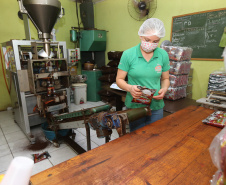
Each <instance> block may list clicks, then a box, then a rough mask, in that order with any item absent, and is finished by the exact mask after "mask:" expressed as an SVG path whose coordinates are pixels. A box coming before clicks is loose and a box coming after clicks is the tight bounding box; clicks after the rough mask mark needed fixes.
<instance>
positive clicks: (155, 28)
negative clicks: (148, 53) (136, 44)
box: [138, 18, 166, 38]
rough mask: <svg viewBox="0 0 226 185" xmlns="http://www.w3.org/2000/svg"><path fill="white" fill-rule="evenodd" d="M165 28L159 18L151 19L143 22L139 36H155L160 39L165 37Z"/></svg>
mask: <svg viewBox="0 0 226 185" xmlns="http://www.w3.org/2000/svg"><path fill="white" fill-rule="evenodd" d="M165 32H166V31H165V27H164V24H163V22H162V21H161V20H159V19H157V18H150V19H147V20H146V21H144V22H143V24H142V25H141V27H140V29H139V31H138V35H139V36H153V35H156V36H157V37H159V38H162V37H165Z"/></svg>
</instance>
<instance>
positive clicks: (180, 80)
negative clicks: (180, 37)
mask: <svg viewBox="0 0 226 185" xmlns="http://www.w3.org/2000/svg"><path fill="white" fill-rule="evenodd" d="M162 48H163V49H164V50H165V51H166V52H167V53H168V55H169V59H170V70H169V73H170V75H169V80H170V87H169V89H168V91H167V93H166V94H165V97H164V98H165V99H169V100H177V99H181V98H184V97H186V95H187V94H188V92H191V88H192V85H189V86H188V84H189V83H190V84H191V80H192V78H190V69H191V61H190V60H191V54H192V51H193V50H192V48H189V47H179V46H163V47H162ZM189 81H190V82H189Z"/></svg>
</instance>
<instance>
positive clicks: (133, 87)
mask: <svg viewBox="0 0 226 185" xmlns="http://www.w3.org/2000/svg"><path fill="white" fill-rule="evenodd" d="M129 92H130V94H131V95H132V97H133V98H140V96H141V95H142V92H141V90H140V89H138V88H137V85H131V88H130V91H129Z"/></svg>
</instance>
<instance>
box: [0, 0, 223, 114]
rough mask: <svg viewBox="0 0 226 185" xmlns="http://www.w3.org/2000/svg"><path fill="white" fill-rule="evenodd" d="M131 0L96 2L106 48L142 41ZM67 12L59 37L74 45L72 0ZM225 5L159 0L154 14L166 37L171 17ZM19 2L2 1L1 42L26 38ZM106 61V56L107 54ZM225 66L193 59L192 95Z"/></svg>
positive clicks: (4, 102)
mask: <svg viewBox="0 0 226 185" xmlns="http://www.w3.org/2000/svg"><path fill="white" fill-rule="evenodd" d="M127 3H128V0H105V1H101V2H99V3H96V4H95V5H94V8H95V27H96V28H98V29H104V30H107V31H108V32H107V50H106V53H107V52H108V51H112V50H115V51H117V50H118V51H122V50H126V49H128V48H130V47H132V46H134V45H136V44H138V43H139V37H138V36H137V32H138V29H139V27H140V25H141V24H142V22H139V21H136V20H134V19H133V18H131V17H130V15H129V13H128V11H127ZM61 4H62V6H63V7H64V8H65V13H66V15H65V16H64V17H63V18H62V19H60V20H59V21H58V22H57V24H56V25H55V28H56V29H57V34H56V36H57V40H58V41H66V43H67V48H73V47H74V43H72V42H70V35H69V30H70V29H71V27H72V26H75V27H77V19H76V6H75V2H73V1H72V0H61ZM222 7H226V1H225V0H215V1H204V0H199V1H196V0H190V1H182V0H170V1H169V0H158V8H157V10H156V12H155V14H154V15H153V17H156V18H159V19H161V20H162V21H163V22H164V24H165V27H166V31H167V34H166V37H165V38H164V39H162V40H169V39H170V31H171V19H172V16H176V15H182V14H187V13H192V12H198V11H204V10H211V9H218V8H222ZM18 10H19V5H18V3H17V1H16V0H8V1H2V2H1V6H0V15H1V19H0V27H1V29H0V43H2V42H5V41H8V40H10V39H24V38H25V35H24V26H23V21H21V20H20V19H19V18H18V16H17V12H18ZM30 28H31V37H32V38H35V39H36V38H37V31H36V29H35V28H34V26H33V25H32V23H30ZM106 63H108V61H107V56H106ZM222 67H223V62H221V61H220V62H217V61H192V68H194V74H193V98H194V99H198V98H201V97H204V96H205V95H206V90H207V84H208V77H209V74H210V73H211V72H213V71H214V70H218V69H220V68H222ZM0 87H1V91H0V111H1V110H5V109H6V108H7V107H8V106H10V98H9V95H8V93H7V90H6V86H5V83H4V78H3V73H2V67H1V64H0Z"/></svg>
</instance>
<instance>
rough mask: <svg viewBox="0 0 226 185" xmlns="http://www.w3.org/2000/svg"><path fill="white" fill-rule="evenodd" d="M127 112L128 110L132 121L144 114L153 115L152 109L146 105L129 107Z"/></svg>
mask: <svg viewBox="0 0 226 185" xmlns="http://www.w3.org/2000/svg"><path fill="white" fill-rule="evenodd" d="M126 112H127V116H128V120H129V121H130V122H131V121H135V120H137V119H140V118H142V117H144V116H147V115H151V109H149V108H145V107H143V108H136V109H129V110H127V111H126Z"/></svg>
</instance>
